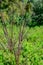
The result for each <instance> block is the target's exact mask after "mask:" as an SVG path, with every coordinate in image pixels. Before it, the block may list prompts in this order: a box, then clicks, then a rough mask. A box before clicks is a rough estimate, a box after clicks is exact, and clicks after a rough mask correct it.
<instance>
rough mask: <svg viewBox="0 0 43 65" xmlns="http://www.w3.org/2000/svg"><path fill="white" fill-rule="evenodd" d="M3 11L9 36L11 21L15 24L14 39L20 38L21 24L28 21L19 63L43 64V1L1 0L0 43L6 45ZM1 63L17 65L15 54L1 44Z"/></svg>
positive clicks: (20, 64)
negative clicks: (4, 48)
mask: <svg viewBox="0 0 43 65" xmlns="http://www.w3.org/2000/svg"><path fill="white" fill-rule="evenodd" d="M39 3H40V4H39ZM36 5H37V6H36ZM24 7H25V8H24ZM1 13H3V16H4V21H3V22H4V23H5V25H6V26H7V29H8V33H9V37H10V36H11V31H10V29H11V25H10V24H11V21H13V23H14V24H15V25H14V26H13V34H14V35H13V40H14V37H15V38H16V40H18V34H19V28H20V24H22V22H23V21H25V23H26V27H25V31H24V34H26V35H25V37H24V39H23V41H22V50H21V54H20V60H19V65H43V1H42V0H37V1H35V0H0V44H1V43H3V44H4V45H5V47H6V45H7V43H6V42H7V40H6V38H5V36H4V32H3V26H2V23H1V22H2V19H1ZM40 17H41V18H40ZM16 46H17V45H16ZM15 51H16V48H15ZM0 65H16V61H15V56H14V54H13V53H11V52H10V51H9V50H8V49H6V51H5V50H3V47H2V46H1V45H0Z"/></svg>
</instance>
